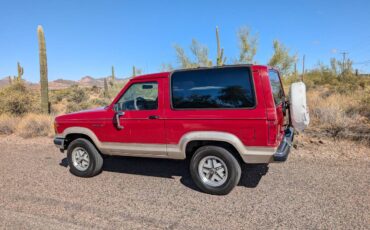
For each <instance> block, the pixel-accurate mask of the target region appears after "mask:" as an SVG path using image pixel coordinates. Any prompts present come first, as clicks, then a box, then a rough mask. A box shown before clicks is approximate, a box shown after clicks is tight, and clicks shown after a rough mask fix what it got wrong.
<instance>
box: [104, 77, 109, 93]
mask: <svg viewBox="0 0 370 230" xmlns="http://www.w3.org/2000/svg"><path fill="white" fill-rule="evenodd" d="M104 97H109V92H108V82H107V79H106V78H104Z"/></svg>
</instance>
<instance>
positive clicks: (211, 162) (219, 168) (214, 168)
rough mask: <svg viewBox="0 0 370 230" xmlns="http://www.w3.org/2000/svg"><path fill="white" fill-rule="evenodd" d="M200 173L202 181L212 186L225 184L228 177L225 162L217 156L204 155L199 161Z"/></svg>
mask: <svg viewBox="0 0 370 230" xmlns="http://www.w3.org/2000/svg"><path fill="white" fill-rule="evenodd" d="M198 173H199V176H200V178H201V180H202V182H203V183H205V184H207V185H209V186H212V187H218V186H221V185H223V184H224V183H225V182H226V180H227V177H228V170H227V166H226V164H225V162H224V161H223V160H221V159H220V158H219V157H216V156H206V157H204V158H203V159H202V160H201V161H200V162H199V165H198Z"/></svg>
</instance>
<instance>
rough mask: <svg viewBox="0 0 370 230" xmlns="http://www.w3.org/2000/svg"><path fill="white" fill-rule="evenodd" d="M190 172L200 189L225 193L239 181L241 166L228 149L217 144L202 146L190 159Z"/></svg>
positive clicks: (214, 193)
mask: <svg viewBox="0 0 370 230" xmlns="http://www.w3.org/2000/svg"><path fill="white" fill-rule="evenodd" d="M190 174H191V176H192V178H193V180H194V183H195V184H196V185H197V186H198V187H199V188H200V189H201V190H202V191H204V192H206V193H209V194H213V195H226V194H228V193H229V192H231V190H232V189H233V188H234V187H235V186H236V185H237V184H238V183H239V180H240V175H241V168H240V164H239V162H238V161H237V159H235V157H234V156H233V155H232V154H231V153H230V152H229V151H228V150H226V149H224V148H222V147H218V146H203V147H201V148H199V149H198V150H197V151H196V152H195V154H194V155H193V157H192V159H191V162H190Z"/></svg>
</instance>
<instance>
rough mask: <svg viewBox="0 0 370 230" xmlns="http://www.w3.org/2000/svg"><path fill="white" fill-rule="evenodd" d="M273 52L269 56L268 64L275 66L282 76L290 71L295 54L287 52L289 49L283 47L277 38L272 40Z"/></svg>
mask: <svg viewBox="0 0 370 230" xmlns="http://www.w3.org/2000/svg"><path fill="white" fill-rule="evenodd" d="M273 47H274V54H273V55H272V57H271V58H270V60H269V62H268V65H270V66H274V67H277V68H278V69H279V70H280V73H281V74H282V75H283V76H286V75H287V74H289V73H290V71H291V69H292V67H293V65H294V61H295V59H296V57H295V55H290V54H289V49H288V48H287V47H285V46H284V45H283V44H282V43H280V42H279V41H278V40H274V42H273Z"/></svg>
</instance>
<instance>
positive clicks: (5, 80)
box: [0, 77, 9, 88]
mask: <svg viewBox="0 0 370 230" xmlns="http://www.w3.org/2000/svg"><path fill="white" fill-rule="evenodd" d="M7 85H9V77H4V78H3V79H0V88H1V87H4V86H7Z"/></svg>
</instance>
